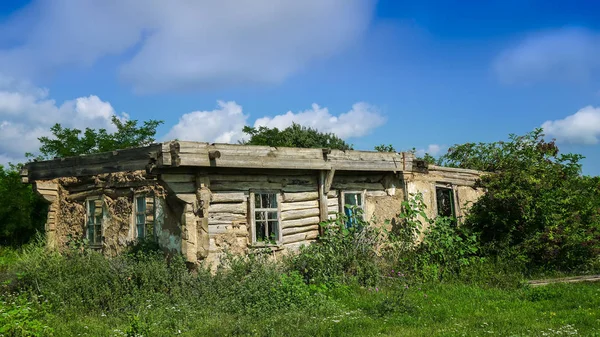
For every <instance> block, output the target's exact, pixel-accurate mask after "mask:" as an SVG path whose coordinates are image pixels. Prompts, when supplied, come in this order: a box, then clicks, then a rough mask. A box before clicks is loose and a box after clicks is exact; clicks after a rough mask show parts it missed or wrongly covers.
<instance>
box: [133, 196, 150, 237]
mask: <svg viewBox="0 0 600 337" xmlns="http://www.w3.org/2000/svg"><path fill="white" fill-rule="evenodd" d="M154 204H155V198H154V196H152V195H146V194H138V195H136V196H135V202H134V207H135V230H136V238H138V239H154V236H155V233H154V217H155V215H154V213H155V212H154V209H155V207H154Z"/></svg>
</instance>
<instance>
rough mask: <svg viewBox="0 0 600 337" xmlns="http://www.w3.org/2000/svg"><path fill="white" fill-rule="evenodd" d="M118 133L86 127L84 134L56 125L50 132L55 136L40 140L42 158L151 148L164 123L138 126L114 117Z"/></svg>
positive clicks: (155, 121)
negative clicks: (158, 129) (160, 126)
mask: <svg viewBox="0 0 600 337" xmlns="http://www.w3.org/2000/svg"><path fill="white" fill-rule="evenodd" d="M112 123H113V124H114V125H115V127H116V129H117V130H116V131H115V132H113V133H109V132H108V131H107V130H106V129H98V130H95V129H91V128H86V129H85V131H81V130H80V129H75V128H64V127H62V126H61V125H60V124H55V125H54V126H53V127H52V128H51V129H50V131H52V137H40V138H39V140H40V142H41V144H42V145H41V147H40V153H41V157H42V158H43V159H51V158H54V157H70V156H77V155H82V154H92V153H99V152H106V151H113V150H118V149H127V148H131V147H138V146H146V145H150V144H151V143H153V142H154V141H155V139H154V136H155V134H156V128H157V127H158V126H159V125H160V124H162V123H163V122H162V121H157V120H148V121H144V124H143V126H138V125H137V123H138V121H137V120H126V121H122V120H120V119H119V118H118V117H117V116H113V117H112Z"/></svg>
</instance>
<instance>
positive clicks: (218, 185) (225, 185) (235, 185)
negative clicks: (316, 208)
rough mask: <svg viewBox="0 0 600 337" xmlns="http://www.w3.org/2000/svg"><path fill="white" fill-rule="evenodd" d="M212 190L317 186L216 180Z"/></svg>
mask: <svg viewBox="0 0 600 337" xmlns="http://www.w3.org/2000/svg"><path fill="white" fill-rule="evenodd" d="M210 189H211V191H249V190H266V191H277V190H282V191H301V192H308V191H313V190H315V189H316V186H315V187H313V186H308V185H283V184H281V183H269V182H266V183H265V182H245V181H244V182H241V181H240V182H229V181H228V182H224V181H216V182H211V184H210Z"/></svg>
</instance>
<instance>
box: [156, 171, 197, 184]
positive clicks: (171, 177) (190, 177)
mask: <svg viewBox="0 0 600 337" xmlns="http://www.w3.org/2000/svg"><path fill="white" fill-rule="evenodd" d="M160 180H162V181H165V182H169V183H171V182H172V183H183V182H195V181H196V175H195V174H184V173H179V174H161V175H160Z"/></svg>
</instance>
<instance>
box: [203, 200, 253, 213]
mask: <svg viewBox="0 0 600 337" xmlns="http://www.w3.org/2000/svg"><path fill="white" fill-rule="evenodd" d="M247 212H248V203H246V202H240V203H234V204H233V203H223V204H211V205H210V206H209V208H208V213H209V214H215V213H234V214H246V213H247Z"/></svg>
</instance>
